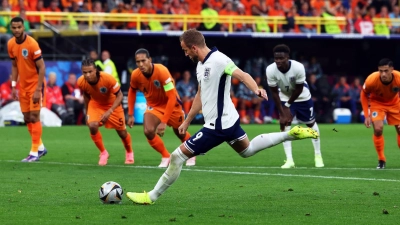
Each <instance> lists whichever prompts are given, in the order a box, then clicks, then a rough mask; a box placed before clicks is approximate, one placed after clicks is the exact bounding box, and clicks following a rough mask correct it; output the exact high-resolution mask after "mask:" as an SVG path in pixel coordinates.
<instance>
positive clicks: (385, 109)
mask: <svg viewBox="0 0 400 225" xmlns="http://www.w3.org/2000/svg"><path fill="white" fill-rule="evenodd" d="M370 112H371V119H372V122H373V121H379V120H382V121H383V120H385V117H386V120H387V122H388V124H389V125H400V106H385V105H380V104H374V103H371V107H370Z"/></svg>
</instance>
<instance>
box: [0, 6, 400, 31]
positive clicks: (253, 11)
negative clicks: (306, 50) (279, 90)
mask: <svg viewBox="0 0 400 225" xmlns="http://www.w3.org/2000/svg"><path fill="white" fill-rule="evenodd" d="M1 11H19V12H20V13H21V14H22V16H23V17H24V18H26V19H27V20H28V26H29V27H31V28H33V27H35V26H36V25H38V24H39V23H40V17H38V16H29V17H26V15H25V12H26V11H43V12H77V13H79V12H92V13H99V12H107V13H140V14H192V15H195V14H201V15H256V16H284V17H286V19H287V24H285V25H280V26H279V27H278V29H279V32H296V33H316V30H317V29H316V26H315V25H297V24H296V22H295V19H294V17H295V16H304V17H334V16H340V17H345V18H346V25H340V26H337V29H336V30H335V32H336V33H337V32H340V33H362V34H373V33H377V34H386V33H387V32H391V33H399V32H400V23H395V22H393V23H390V22H384V23H382V24H373V23H372V19H373V18H399V17H400V9H399V2H398V0H2V4H1ZM47 22H49V23H50V24H52V25H63V23H67V24H69V25H71V24H72V23H73V24H76V23H78V24H86V22H84V21H80V22H79V21H78V22H77V21H72V18H71V21H58V20H52V21H47ZM6 25H7V24H6V22H4V19H3V18H0V31H1V27H3V29H4V28H5V27H6ZM94 25H95V26H97V27H98V28H100V29H131V30H135V29H136V27H137V23H136V22H103V21H95V22H94ZM182 27H183V23H181V22H161V23H160V22H158V21H152V22H150V23H142V24H141V29H145V30H182ZM271 27H272V24H266V23H265V21H264V22H262V21H260V22H257V23H256V24H242V23H237V24H234V25H233V29H234V30H235V31H245V32H246V31H247V32H254V31H258V32H268V31H270V29H271ZM189 28H197V29H199V30H212V31H226V30H228V24H219V23H218V22H217V21H209V22H207V23H199V24H196V23H191V24H189ZM331 28H332V27H330V28H329V29H331ZM326 29H327V28H326ZM326 32H328V33H329V31H326Z"/></svg>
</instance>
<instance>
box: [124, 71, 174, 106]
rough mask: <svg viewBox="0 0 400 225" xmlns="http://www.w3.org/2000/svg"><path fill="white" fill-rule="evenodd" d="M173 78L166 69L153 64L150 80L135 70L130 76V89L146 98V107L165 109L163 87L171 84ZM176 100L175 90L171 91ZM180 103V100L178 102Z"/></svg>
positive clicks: (165, 97)
mask: <svg viewBox="0 0 400 225" xmlns="http://www.w3.org/2000/svg"><path fill="white" fill-rule="evenodd" d="M173 81H174V80H173V78H172V76H171V74H170V73H169V71H168V69H167V67H165V66H163V65H161V64H153V74H152V75H151V77H150V78H147V77H145V76H144V75H143V74H142V72H141V71H140V70H139V69H135V70H134V71H133V72H132V75H131V83H130V85H131V88H133V89H136V90H137V89H139V90H140V91H141V92H143V94H144V97H145V98H146V101H147V105H148V106H151V107H165V106H166V105H167V102H168V97H167V95H166V93H165V92H166V91H165V90H164V88H165V87H164V85H166V84H169V83H170V82H173ZM170 91H173V92H174V95H175V96H176V98H177V100H179V95H178V92H177V91H176V89H175V88H173V89H172V90H170ZM179 101H180V100H179Z"/></svg>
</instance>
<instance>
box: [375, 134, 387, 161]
mask: <svg viewBox="0 0 400 225" xmlns="http://www.w3.org/2000/svg"><path fill="white" fill-rule="evenodd" d="M373 140H374V145H375V150H376V153H378V159H379V160H383V161H385V162H386V158H385V154H384V151H383V150H384V147H385V140H384V139H383V135H381V136H379V137H377V136H375V135H373Z"/></svg>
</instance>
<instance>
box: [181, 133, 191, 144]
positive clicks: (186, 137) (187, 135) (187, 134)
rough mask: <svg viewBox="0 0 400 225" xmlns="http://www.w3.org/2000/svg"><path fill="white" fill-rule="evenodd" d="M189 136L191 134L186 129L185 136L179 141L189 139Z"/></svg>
mask: <svg viewBox="0 0 400 225" xmlns="http://www.w3.org/2000/svg"><path fill="white" fill-rule="evenodd" d="M190 136H191V135H190V133H189V132H187V131H186V136H185V137H184V138H183V139H181V142H182V143H183V142H185V141H186V140H189V138H190Z"/></svg>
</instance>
